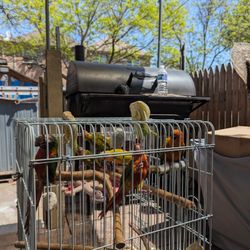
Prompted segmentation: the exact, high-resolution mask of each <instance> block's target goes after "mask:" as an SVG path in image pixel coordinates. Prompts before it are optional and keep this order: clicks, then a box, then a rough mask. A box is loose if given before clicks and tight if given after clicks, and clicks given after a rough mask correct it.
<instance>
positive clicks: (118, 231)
mask: <svg viewBox="0 0 250 250" xmlns="http://www.w3.org/2000/svg"><path fill="white" fill-rule="evenodd" d="M115 247H116V249H122V248H124V247H125V242H124V238H123V230H122V223H121V216H120V211H119V209H118V208H117V209H116V212H115Z"/></svg>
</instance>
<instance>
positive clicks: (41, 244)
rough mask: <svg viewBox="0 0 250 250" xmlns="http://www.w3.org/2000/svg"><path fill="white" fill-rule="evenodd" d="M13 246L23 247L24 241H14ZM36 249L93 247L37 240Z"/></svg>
mask: <svg viewBox="0 0 250 250" xmlns="http://www.w3.org/2000/svg"><path fill="white" fill-rule="evenodd" d="M14 246H15V248H25V241H16V242H15V243H14ZM37 249H50V250H58V249H62V250H73V249H74V250H92V249H94V248H93V247H91V246H83V245H74V246H72V245H70V244H59V243H50V248H49V244H48V243H47V242H37Z"/></svg>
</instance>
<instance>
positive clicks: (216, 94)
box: [213, 66, 220, 129]
mask: <svg viewBox="0 0 250 250" xmlns="http://www.w3.org/2000/svg"><path fill="white" fill-rule="evenodd" d="M219 87H220V71H219V67H218V66H216V67H215V76H214V104H213V117H214V127H215V129H219Z"/></svg>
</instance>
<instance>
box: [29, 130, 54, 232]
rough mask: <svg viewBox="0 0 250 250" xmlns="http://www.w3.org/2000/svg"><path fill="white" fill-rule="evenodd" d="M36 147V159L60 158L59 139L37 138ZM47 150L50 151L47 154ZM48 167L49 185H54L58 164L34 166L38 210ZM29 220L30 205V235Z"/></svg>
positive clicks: (43, 136)
mask: <svg viewBox="0 0 250 250" xmlns="http://www.w3.org/2000/svg"><path fill="white" fill-rule="evenodd" d="M35 146H36V147H39V149H38V151H37V153H36V156H35V159H36V160H38V159H44V160H45V159H47V158H56V157H58V142H57V139H56V138H55V137H54V136H52V135H49V136H48V138H47V137H46V136H45V135H41V136H39V137H37V138H36V140H35ZM47 149H48V150H49V152H48V154H47ZM46 165H48V179H49V184H51V183H54V181H55V176H56V168H57V162H51V163H48V164H45V163H41V164H36V165H34V168H35V171H36V209H37V207H38V205H39V201H40V198H41V196H42V193H43V189H44V186H45V185H46V183H47V178H46ZM29 218H30V203H28V206H27V212H26V223H25V231H26V233H29Z"/></svg>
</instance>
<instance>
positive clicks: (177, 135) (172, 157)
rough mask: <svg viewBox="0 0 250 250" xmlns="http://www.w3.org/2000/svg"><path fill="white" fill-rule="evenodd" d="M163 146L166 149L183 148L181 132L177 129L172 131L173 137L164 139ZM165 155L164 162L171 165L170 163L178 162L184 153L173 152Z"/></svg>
mask: <svg viewBox="0 0 250 250" xmlns="http://www.w3.org/2000/svg"><path fill="white" fill-rule="evenodd" d="M165 146H166V147H167V148H172V147H183V146H185V142H184V134H183V132H182V131H181V130H179V129H174V131H173V135H172V136H169V137H167V138H166V140H165ZM165 155H166V160H167V161H168V162H169V163H171V162H172V161H174V162H178V161H180V160H181V158H183V156H184V151H180V150H173V151H169V152H166V154H165Z"/></svg>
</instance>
